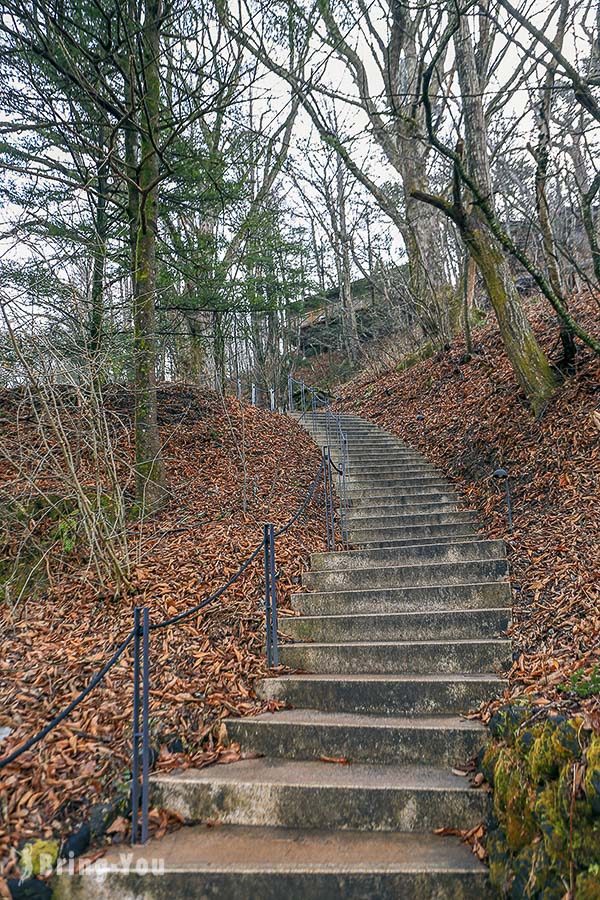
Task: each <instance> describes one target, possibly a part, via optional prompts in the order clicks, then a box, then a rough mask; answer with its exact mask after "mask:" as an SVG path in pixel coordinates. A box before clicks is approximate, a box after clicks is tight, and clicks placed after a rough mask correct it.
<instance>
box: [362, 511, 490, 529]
mask: <svg viewBox="0 0 600 900" xmlns="http://www.w3.org/2000/svg"><path fill="white" fill-rule="evenodd" d="M363 512H364V510H363ZM475 522H477V516H476V515H475V513H472V512H468V511H466V510H460V511H458V512H454V511H453V510H451V511H450V512H437V513H436V512H414V511H412V510H401V511H399V512H397V513H393V514H390V515H384V516H380V515H375V516H368V515H362V516H356V517H355V518H353V519H352V523H351V528H350V530H351V531H356V530H362V529H365V528H403V527H405V526H411V525H462V524H469V525H472V524H474V523H475Z"/></svg>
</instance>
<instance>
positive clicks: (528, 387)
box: [454, 15, 555, 415]
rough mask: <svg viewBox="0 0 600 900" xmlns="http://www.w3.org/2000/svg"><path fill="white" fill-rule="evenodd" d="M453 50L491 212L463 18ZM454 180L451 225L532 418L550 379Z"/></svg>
mask: <svg viewBox="0 0 600 900" xmlns="http://www.w3.org/2000/svg"><path fill="white" fill-rule="evenodd" d="M454 47H455V53H456V68H457V71H458V79H459V83H460V89H461V96H462V103H463V120H464V123H465V124H464V127H465V143H464V152H465V155H466V163H467V168H468V171H469V174H470V176H471V178H472V179H473V181H474V182H475V183H476V185H477V189H478V192H479V196H480V197H481V198H483V201H484V202H485V203H487V204H488V205H489V206H490V207H491V208H493V205H494V199H493V189H492V179H491V174H490V166H489V158H488V144H487V126H486V120H485V113H484V109H483V102H482V90H483V87H484V86H483V85H482V83H481V80H480V78H479V74H478V71H477V64H476V57H475V51H474V47H473V41H472V38H471V31H470V27H469V21H468V18H467V17H466V16H465V15H461V16H460V20H459V27H458V31H457V33H456V34H455V36H454ZM461 152H462V150H461ZM458 181H459V180H458V177H456V178H455V198H454V199H455V210H454V211H455V221H456V222H457V224H458V226H459V229H460V231H461V235H462V238H463V240H464V241H465V244H466V245H467V247H468V249H469V252H470V253H471V255H472V257H473V259H474V260H475V262H476V263H477V266H478V268H479V271H480V272H481V275H482V277H483V280H484V282H485V285H486V288H487V291H488V294H489V297H490V301H491V303H492V306H493V308H494V311H495V313H496V318H497V319H498V325H499V327H500V333H501V335H502V340H503V342H504V346H505V349H506V353H507V355H508V358H509V359H510V361H511V363H512V366H513V369H514V371H515V375H516V377H517V379H518V381H519V384H520V385H521V387H522V388H523V390H524V391H525V394H526V395H527V398H528V400H529V402H530V404H531V407H532V409H533V411H534V413H535V414H536V415H538V414H539V413H540V412H541V411H542V410H543V408H544V406H545V405H546V403H547V401H548V399H549V398H550V397H551V395H552V393H553V392H554V389H555V377H554V375H553V372H552V369H551V368H550V365H549V363H548V360H547V359H546V356H545V355H544V352H543V351H542V349H541V347H540V346H539V344H538V342H537V340H536V338H535V335H534V333H533V329H532V328H531V323H530V322H529V320H528V318H527V316H526V315H525V311H524V310H523V306H522V303H521V298H520V297H519V294H518V291H517V289H516V287H515V283H514V278H513V275H512V272H511V270H510V266H509V264H508V261H507V259H506V257H505V255H504V252H503V250H502V248H501V247H500V245H499V244H498V242H497V240H496V238H495V237H494V235H492V233H491V232H490V230H489V228H488V226H487V222H486V220H485V216H484V213H483V211H482V209H481V208H480V203H479V198H471V197H469V198H467V200H466V202H465V203H464V202H463V200H462V198H461V196H460V187H459V184H458ZM474 199H476V202H472V201H473V200H474Z"/></svg>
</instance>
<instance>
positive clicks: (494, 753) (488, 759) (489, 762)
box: [480, 741, 501, 787]
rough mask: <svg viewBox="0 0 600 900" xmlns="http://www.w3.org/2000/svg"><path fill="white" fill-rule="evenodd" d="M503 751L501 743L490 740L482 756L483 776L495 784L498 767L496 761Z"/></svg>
mask: <svg viewBox="0 0 600 900" xmlns="http://www.w3.org/2000/svg"><path fill="white" fill-rule="evenodd" d="M500 753H501V747H500V745H499V744H496V743H494V741H490V743H489V744H488V745H487V747H486V748H485V752H484V753H483V756H482V758H481V764H480V768H481V772H482V773H483V777H484V778H485V780H486V781H487V782H488V784H491V785H492V787H493V786H494V773H495V769H496V763H497V762H498V757H499V756H500Z"/></svg>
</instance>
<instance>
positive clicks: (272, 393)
mask: <svg viewBox="0 0 600 900" xmlns="http://www.w3.org/2000/svg"><path fill="white" fill-rule="evenodd" d="M269 401H270V404H271V412H275V388H269Z"/></svg>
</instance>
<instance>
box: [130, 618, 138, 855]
mask: <svg viewBox="0 0 600 900" xmlns="http://www.w3.org/2000/svg"><path fill="white" fill-rule="evenodd" d="M139 811H140V609H139V606H136V607H135V609H134V610H133V721H132V748H131V843H132V844H137V839H138V817H139Z"/></svg>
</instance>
